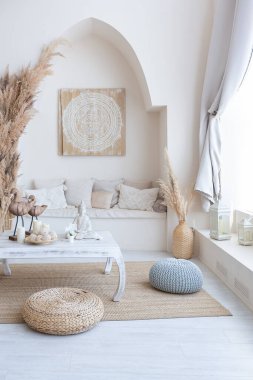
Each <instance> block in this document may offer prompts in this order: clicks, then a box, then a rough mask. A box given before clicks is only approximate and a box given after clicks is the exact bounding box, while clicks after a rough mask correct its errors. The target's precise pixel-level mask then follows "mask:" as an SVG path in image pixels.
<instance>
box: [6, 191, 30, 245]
mask: <svg viewBox="0 0 253 380" xmlns="http://www.w3.org/2000/svg"><path fill="white" fill-rule="evenodd" d="M11 198H12V200H11V203H10V206H9V212H10V213H11V214H13V215H15V216H16V224H15V228H14V232H13V235H12V236H9V239H10V240H15V241H16V240H17V236H16V230H17V226H18V220H19V217H21V220H22V227H24V219H23V215H26V214H28V212H29V211H30V209H31V208H32V207H33V206H34V204H35V197H34V195H30V196H29V198H22V197H21V194H20V191H19V190H18V189H12V190H11Z"/></svg>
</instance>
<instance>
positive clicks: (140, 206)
mask: <svg viewBox="0 0 253 380" xmlns="http://www.w3.org/2000/svg"><path fill="white" fill-rule="evenodd" d="M119 188H120V194H119V208H126V209H129V210H143V211H152V207H153V206H154V203H155V201H156V198H157V195H158V192H159V189H145V190H139V189H135V188H134V187H130V186H126V185H120V187H119Z"/></svg>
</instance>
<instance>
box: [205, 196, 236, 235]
mask: <svg viewBox="0 0 253 380" xmlns="http://www.w3.org/2000/svg"><path fill="white" fill-rule="evenodd" d="M209 217H210V237H211V238H212V239H215V240H229V239H231V233H230V218H231V211H230V208H229V207H228V206H226V205H225V204H224V203H223V202H222V201H221V200H220V199H218V200H216V201H215V203H214V204H213V205H212V206H210V210H209Z"/></svg>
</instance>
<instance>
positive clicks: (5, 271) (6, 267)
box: [2, 259, 11, 276]
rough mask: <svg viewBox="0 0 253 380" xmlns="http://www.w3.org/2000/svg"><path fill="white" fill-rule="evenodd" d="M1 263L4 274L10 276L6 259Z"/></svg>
mask: <svg viewBox="0 0 253 380" xmlns="http://www.w3.org/2000/svg"><path fill="white" fill-rule="evenodd" d="M2 264H3V270H4V275H5V276H11V268H10V267H9V264H8V260H7V259H3V260H2Z"/></svg>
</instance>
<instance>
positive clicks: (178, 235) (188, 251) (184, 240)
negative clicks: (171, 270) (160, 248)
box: [172, 220, 193, 259]
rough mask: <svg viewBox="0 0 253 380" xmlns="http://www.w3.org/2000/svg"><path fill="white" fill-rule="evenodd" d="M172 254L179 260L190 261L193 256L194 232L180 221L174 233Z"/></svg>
mask: <svg viewBox="0 0 253 380" xmlns="http://www.w3.org/2000/svg"><path fill="white" fill-rule="evenodd" d="M172 253H173V256H174V257H176V258H177V259H190V258H191V257H192V254H193V230H192V228H190V227H189V226H188V225H187V224H186V222H185V221H183V220H182V221H180V222H179V224H178V225H177V227H176V228H175V229H174V232H173V242H172Z"/></svg>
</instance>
